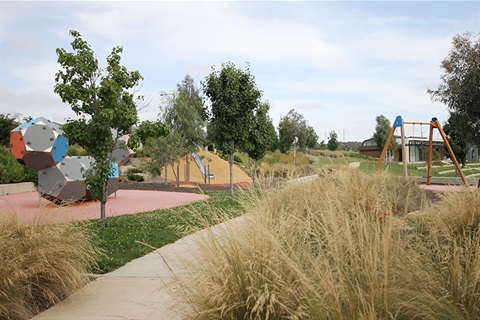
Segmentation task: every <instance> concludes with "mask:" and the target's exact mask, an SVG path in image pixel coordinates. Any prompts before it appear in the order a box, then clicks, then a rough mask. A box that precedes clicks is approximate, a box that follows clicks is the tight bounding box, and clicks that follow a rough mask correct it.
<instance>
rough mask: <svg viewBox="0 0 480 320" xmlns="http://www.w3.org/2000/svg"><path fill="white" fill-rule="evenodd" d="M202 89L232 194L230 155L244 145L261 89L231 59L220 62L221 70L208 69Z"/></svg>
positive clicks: (212, 134)
mask: <svg viewBox="0 0 480 320" xmlns="http://www.w3.org/2000/svg"><path fill="white" fill-rule="evenodd" d="M203 92H204V93H205V95H206V96H207V97H208V98H209V100H210V102H211V112H210V127H209V134H210V135H211V138H212V140H213V142H214V143H215V145H216V147H217V148H218V149H219V150H220V151H222V152H223V153H224V154H226V155H227V156H228V162H229V165H230V195H231V196H232V197H233V155H234V153H235V151H236V150H242V149H245V147H246V146H247V144H248V139H249V132H250V128H252V126H253V121H254V120H253V119H254V112H255V109H256V108H257V107H258V105H259V100H260V97H261V92H260V90H258V89H257V86H256V84H255V79H254V77H253V76H252V75H251V74H250V70H249V67H248V65H247V67H246V68H245V70H241V69H237V68H236V67H235V65H234V64H233V63H231V62H227V63H224V64H222V69H221V70H215V68H212V72H211V73H210V75H208V76H207V77H206V79H205V82H204V83H203Z"/></svg>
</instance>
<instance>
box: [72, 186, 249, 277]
mask: <svg viewBox="0 0 480 320" xmlns="http://www.w3.org/2000/svg"><path fill="white" fill-rule="evenodd" d="M207 194H208V195H209V196H210V199H208V200H206V201H200V202H195V203H193V204H189V205H185V206H181V207H176V208H172V209H164V210H156V211H151V212H144V213H138V214H132V215H122V216H116V217H109V218H107V227H106V228H105V229H102V228H101V227H100V225H99V221H98V220H89V221H87V222H85V221H84V222H79V223H81V224H84V225H85V227H86V228H88V229H89V231H90V232H91V234H92V236H93V240H94V242H95V243H96V245H97V246H98V247H99V248H100V249H101V250H103V251H104V254H103V255H102V256H101V257H100V258H99V260H98V261H97V263H98V267H94V268H93V269H92V270H91V272H92V273H107V272H110V271H112V270H114V269H116V268H118V267H121V266H123V265H124V264H126V263H127V262H129V261H131V260H133V259H136V258H138V257H141V256H143V255H145V254H147V253H149V252H151V251H153V250H154V249H153V248H160V247H162V246H165V245H167V244H169V243H172V242H175V241H176V240H178V239H179V238H181V237H182V236H184V235H185V234H184V232H182V231H181V230H185V229H188V227H189V226H195V225H199V226H200V224H201V222H200V221H199V219H198V217H202V218H206V219H209V218H211V217H214V215H215V212H216V210H222V211H223V212H224V213H226V214H228V215H229V216H232V217H234V216H239V215H241V214H242V213H243V210H242V208H241V206H240V204H239V203H238V201H237V200H235V199H232V198H230V196H229V193H228V192H224V191H214V192H208V193H207ZM237 198H238V197H237ZM107 206H108V203H107ZM193 212H195V213H196V214H193ZM146 244H147V245H146Z"/></svg>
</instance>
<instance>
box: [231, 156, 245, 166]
mask: <svg viewBox="0 0 480 320" xmlns="http://www.w3.org/2000/svg"><path fill="white" fill-rule="evenodd" d="M233 162H235V163H236V164H242V163H243V159H242V158H241V157H240V156H239V155H237V154H234V155H233Z"/></svg>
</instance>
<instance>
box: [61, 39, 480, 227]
mask: <svg viewBox="0 0 480 320" xmlns="http://www.w3.org/2000/svg"><path fill="white" fill-rule="evenodd" d="M70 35H71V36H72V37H73V41H72V42H71V46H72V50H73V52H67V51H66V50H65V49H63V48H59V49H57V56H58V63H59V64H60V66H61V70H59V72H58V73H57V74H56V76H55V83H56V84H55V88H54V92H55V93H57V94H58V95H59V96H60V97H61V99H62V101H63V102H64V103H68V104H69V105H70V106H71V108H72V110H73V111H74V112H75V114H76V115H77V118H76V119H67V120H66V124H65V125H64V126H63V130H64V131H65V134H66V136H67V137H68V138H69V140H70V141H71V142H72V143H78V144H79V145H81V146H82V147H83V148H84V149H85V150H86V151H87V152H88V154H90V155H92V156H93V157H94V159H95V160H96V162H95V164H94V165H93V166H92V168H91V170H90V171H89V172H86V173H85V176H86V180H85V181H86V184H87V185H88V186H89V190H91V191H92V196H93V197H94V199H97V200H100V201H101V203H102V212H104V207H105V203H106V196H105V194H106V193H105V190H106V186H107V181H108V176H109V174H110V171H111V170H112V169H111V164H110V163H111V160H112V158H111V154H112V151H113V150H114V148H115V144H116V142H117V139H118V138H119V137H120V136H122V135H124V134H127V133H131V130H132V128H133V127H134V126H136V127H137V128H136V130H135V132H134V134H132V136H131V139H130V141H129V146H130V147H133V148H135V147H137V146H138V145H139V144H140V143H142V144H143V146H144V147H145V148H146V149H147V150H148V151H149V152H150V154H151V155H152V157H151V162H150V164H149V166H150V170H151V171H152V172H156V173H160V171H161V170H162V169H163V167H164V165H165V164H172V163H173V162H174V161H176V160H177V159H178V158H179V157H186V160H187V162H188V161H189V160H188V159H189V155H190V154H191V153H192V152H195V151H196V150H198V147H199V146H202V145H205V144H209V143H211V144H214V146H215V148H216V149H217V150H220V151H221V152H222V153H223V154H224V155H226V156H227V159H228V161H229V164H230V175H231V179H230V190H231V194H232V195H233V179H232V170H231V169H232V166H233V155H234V153H235V152H236V151H244V152H246V153H248V155H249V156H250V158H251V159H253V160H254V161H255V162H256V163H257V162H258V160H259V159H261V158H262V157H263V156H264V155H265V153H266V152H267V151H268V150H274V149H276V148H279V149H280V151H282V152H289V151H290V150H292V149H293V150H294V151H295V150H296V149H297V148H298V149H306V148H313V147H318V146H320V147H322V148H328V149H330V150H336V149H337V148H338V146H339V141H338V136H337V134H336V132H335V131H331V132H330V135H329V138H328V141H327V142H326V143H325V141H322V142H321V143H320V144H318V135H317V134H316V132H315V130H314V129H313V127H311V126H309V125H308V122H307V121H306V119H305V118H304V117H303V115H301V114H299V113H298V112H297V111H295V110H294V109H292V110H290V111H289V112H288V113H287V114H286V115H285V116H284V117H281V119H280V121H279V125H278V127H277V130H278V135H277V131H276V130H275V128H274V126H273V123H272V119H271V118H270V116H269V113H268V112H269V109H270V105H269V102H268V100H266V99H264V98H263V97H262V91H261V90H259V89H258V88H257V86H256V83H255V78H254V76H253V75H252V74H251V73H250V69H249V65H248V64H247V66H246V68H245V69H240V68H237V67H236V66H235V65H234V64H233V63H231V62H227V63H223V64H222V65H221V67H220V68H219V69H216V68H215V67H212V71H211V73H210V74H209V75H207V76H206V78H205V79H204V80H203V81H202V82H201V89H200V88H197V87H196V86H195V84H194V80H193V78H191V77H190V76H189V75H186V76H185V78H184V79H183V81H182V82H181V83H179V84H177V88H176V90H175V91H174V92H172V93H162V94H161V95H162V98H163V102H162V106H161V112H160V117H159V119H157V120H154V121H150V120H149V121H144V122H142V123H139V119H138V114H137V106H138V104H139V103H140V101H142V100H143V97H142V96H136V91H135V88H137V87H138V85H139V84H140V82H141V81H142V80H143V77H142V76H141V74H140V72H139V71H137V70H135V71H128V70H127V69H126V68H125V67H124V66H122V64H121V53H122V52H123V48H122V47H114V48H113V49H112V52H111V53H110V55H109V56H108V57H107V58H106V60H107V66H106V67H105V68H101V67H100V66H99V62H98V60H97V58H96V56H95V54H94V51H93V49H92V48H91V46H90V45H89V44H88V43H87V42H86V41H85V40H83V38H82V36H81V35H80V33H79V32H77V31H70ZM479 48H480V43H479V41H478V35H476V36H472V35H470V34H464V35H457V36H456V37H454V39H453V49H452V51H451V52H450V55H449V57H447V58H446V59H445V60H444V61H442V65H441V66H442V69H443V70H444V74H443V75H442V84H441V85H440V86H439V87H438V89H436V90H428V92H429V93H430V95H431V96H432V99H433V100H435V101H440V102H443V103H445V104H446V105H447V107H448V108H449V111H450V119H449V124H451V126H452V127H454V129H455V130H456V131H457V132H459V134H460V135H461V136H462V137H465V139H468V141H470V142H472V143H476V144H477V145H478V144H479V143H480V133H479V132H480V111H479V110H480V107H479V106H478V105H477V104H479V103H480V102H479V101H480V99H477V98H478V96H480V90H479V86H478V83H479V82H480V67H479V66H480V63H479V62H480V49H479ZM202 93H203V96H204V97H205V98H206V99H204V98H203V96H202ZM112 132H113V134H112ZM102 218H104V214H103V213H102Z"/></svg>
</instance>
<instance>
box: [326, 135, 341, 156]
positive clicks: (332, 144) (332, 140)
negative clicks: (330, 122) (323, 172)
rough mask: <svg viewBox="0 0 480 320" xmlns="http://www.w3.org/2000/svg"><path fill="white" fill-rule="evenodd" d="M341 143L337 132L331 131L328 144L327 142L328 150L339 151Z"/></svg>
mask: <svg viewBox="0 0 480 320" xmlns="http://www.w3.org/2000/svg"><path fill="white" fill-rule="evenodd" d="M339 144H340V143H339V142H338V135H337V133H336V132H335V131H333V130H332V131H330V134H329V136H328V142H327V148H328V150H330V151H335V150H337V149H338V146H339Z"/></svg>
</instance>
